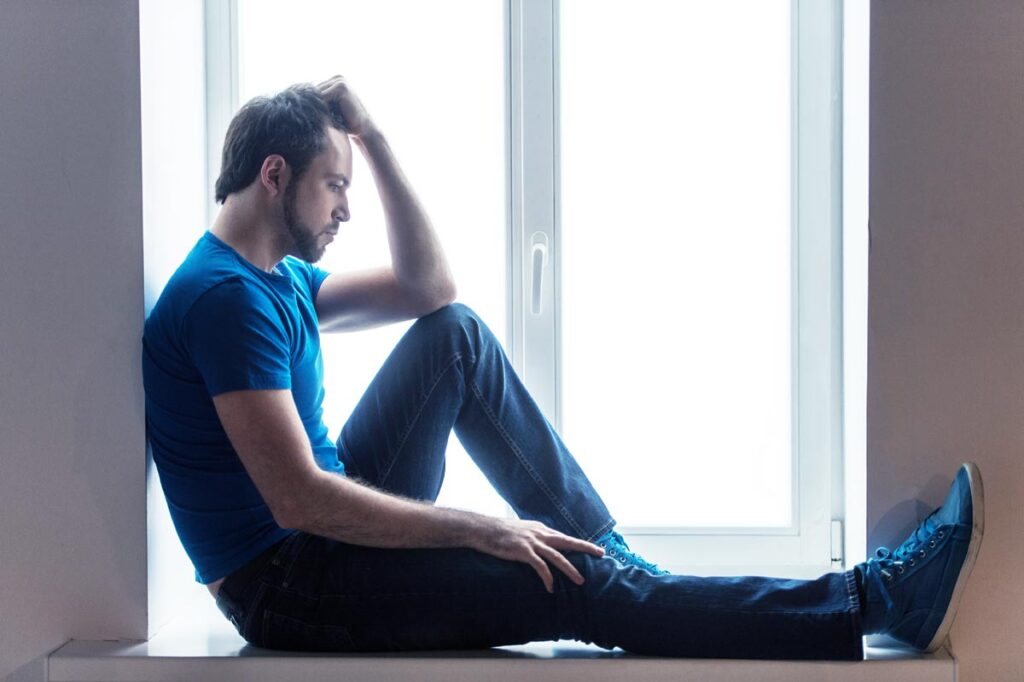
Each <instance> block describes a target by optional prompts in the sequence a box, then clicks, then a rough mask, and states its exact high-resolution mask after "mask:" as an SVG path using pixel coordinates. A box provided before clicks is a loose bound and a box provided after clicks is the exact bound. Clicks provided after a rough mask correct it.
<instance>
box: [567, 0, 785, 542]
mask: <svg viewBox="0 0 1024 682" xmlns="http://www.w3.org/2000/svg"><path fill="white" fill-rule="evenodd" d="M559 35H560V42H561V44H560V61H561V63H560V81H561V87H560V107H561V119H560V127H561V137H560V145H561V151H560V163H561V173H560V179H561V195H560V197H561V254H560V258H561V268H562V273H561V288H562V303H561V306H562V307H561V310H562V323H561V324H562V327H561V330H562V340H563V346H562V365H563V366H562V377H563V385H562V415H563V423H562V427H563V428H562V432H563V436H564V437H565V440H566V442H567V443H568V444H569V446H570V448H572V450H573V451H574V453H575V455H576V457H577V458H578V459H579V460H580V461H581V462H582V464H583V466H584V467H585V469H586V471H587V472H588V475H589V476H590V477H591V479H592V480H593V481H594V483H595V485H596V486H597V488H598V490H601V491H602V495H603V496H604V497H605V498H606V502H607V503H608V505H609V507H610V508H611V509H613V510H614V513H615V515H616V517H617V519H618V521H619V523H620V524H621V525H624V526H681V527H708V526H711V527H716V526H751V527H759V526H786V525H788V524H789V523H790V520H791V519H790V516H791V509H792V502H791V491H790V487H791V476H792V445H791V440H792V439H791V431H792V429H791V420H792V400H791V381H792V363H791V352H792V346H791V344H792V339H791V314H792V311H791V305H790V302H791V289H792V286H793V281H792V278H791V274H790V273H791V249H792V247H793V244H791V218H790V210H791V207H790V193H791V173H790V163H791V162H790V155H791V107H790V98H791V92H790V75H791V63H790V41H791V36H790V3H789V2H788V0H772V1H770V2H769V1H766V0H730V1H729V2H663V1H661V0H632V1H631V2H629V3H628V4H627V3H623V2H621V1H615V0H561V16H560V34H559Z"/></svg>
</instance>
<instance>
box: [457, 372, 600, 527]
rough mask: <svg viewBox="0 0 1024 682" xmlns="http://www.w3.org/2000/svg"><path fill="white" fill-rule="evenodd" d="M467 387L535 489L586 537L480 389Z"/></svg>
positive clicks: (473, 383) (472, 386) (470, 382)
mask: <svg viewBox="0 0 1024 682" xmlns="http://www.w3.org/2000/svg"><path fill="white" fill-rule="evenodd" d="M469 385H470V390H472V392H473V395H474V396H476V399H477V401H478V402H479V403H480V407H481V409H483V411H484V414H486V415H487V418H488V419H490V421H491V425H492V426H493V427H494V429H495V430H496V431H497V432H498V434H499V435H500V436H501V437H502V440H504V441H505V444H506V445H508V447H509V449H510V450H511V451H512V454H514V455H515V456H516V459H517V460H519V464H520V465H522V467H523V469H525V470H526V473H528V474H529V475H530V478H532V479H533V482H534V483H536V484H537V487H538V488H540V489H541V491H542V492H543V493H544V494H545V495H547V497H548V501H550V502H551V504H552V505H553V506H554V507H555V509H557V510H558V512H559V513H560V514H561V515H562V518H564V519H565V520H566V522H567V523H568V524H569V525H570V526H572V528H573V530H574V531H575V532H576V535H577V536H583V535H586V532H585V531H584V530H583V529H582V528H580V526H579V524H578V523H576V520H575V519H574V518H573V517H572V516H571V515H570V514H569V510H568V509H566V508H565V505H563V504H562V503H561V501H559V499H558V498H557V496H555V494H554V492H552V490H551V488H549V487H548V485H547V484H546V483H545V482H544V480H543V479H542V478H541V477H540V476H539V475H538V474H537V470H536V469H534V468H533V467H532V466H531V465H530V462H529V461H528V460H527V459H526V456H525V455H523V451H522V450H521V449H520V448H519V446H518V445H517V444H516V442H515V441H514V440H513V439H512V437H511V436H510V435H509V434H508V432H507V431H506V430H505V427H503V426H502V425H501V423H500V422H499V421H498V418H497V415H495V414H494V413H493V412H492V411H491V409H490V407H488V405H487V403H486V401H485V400H484V397H483V392H482V391H481V390H480V387H479V386H477V385H476V382H475V381H473V380H470V381H469Z"/></svg>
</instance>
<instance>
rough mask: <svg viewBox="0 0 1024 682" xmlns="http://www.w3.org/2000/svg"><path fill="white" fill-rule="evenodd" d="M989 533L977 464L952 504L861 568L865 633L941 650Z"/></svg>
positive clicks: (959, 479)
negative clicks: (879, 634)
mask: <svg viewBox="0 0 1024 682" xmlns="http://www.w3.org/2000/svg"><path fill="white" fill-rule="evenodd" d="M984 531H985V493H984V490H983V488H982V485H981V473H980V472H979V471H978V467H977V465H975V464H973V463H967V464H964V465H962V466H961V467H960V470H959V471H958V472H957V475H956V479H955V480H954V481H953V485H952V486H951V487H950V489H949V494H948V495H947V496H946V501H945V502H944V503H943V504H942V506H941V507H939V508H938V509H936V510H935V511H934V512H932V513H931V514H929V515H928V518H926V519H925V520H924V522H923V523H922V524H921V525H920V526H918V527H917V530H915V531H914V532H913V533H912V534H911V536H910V537H909V538H907V540H906V541H905V542H904V543H903V544H902V545H900V546H899V547H897V548H896V549H895V550H892V551H890V550H888V549H887V548H885V547H879V548H878V549H877V550H875V556H874V557H873V558H871V559H868V561H867V562H866V563H863V564H860V565H858V566H857V569H858V570H859V571H860V572H861V576H862V584H863V586H864V598H865V605H864V611H863V616H864V633H865V634H875V633H882V634H886V635H888V636H889V637H892V638H893V639H896V640H899V641H901V642H904V643H906V644H909V645H911V646H913V647H915V648H917V649H922V650H924V651H929V652H930V651H935V650H936V649H938V648H939V647H940V646H942V643H943V642H944V641H945V639H946V635H947V634H949V628H950V626H952V625H953V618H954V616H955V615H956V609H957V605H958V604H959V602H960V596H961V594H962V593H963V589H964V585H965V584H966V582H967V576H969V575H970V573H971V569H972V568H973V567H974V560H975V558H976V557H977V556H978V547H979V546H980V545H981V536H982V534H983V533H984Z"/></svg>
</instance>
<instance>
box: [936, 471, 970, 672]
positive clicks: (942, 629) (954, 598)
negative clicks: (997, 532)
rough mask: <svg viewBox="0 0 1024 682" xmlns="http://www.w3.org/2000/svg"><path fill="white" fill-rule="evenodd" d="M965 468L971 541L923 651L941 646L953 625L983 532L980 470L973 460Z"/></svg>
mask: <svg viewBox="0 0 1024 682" xmlns="http://www.w3.org/2000/svg"><path fill="white" fill-rule="evenodd" d="M962 466H963V467H964V468H966V469H967V481H968V482H969V483H970V486H971V516H972V518H971V541H970V543H969V544H968V545H967V555H966V556H965V557H964V563H963V566H961V567H960V575H959V576H957V579H956V585H954V586H953V594H952V595H951V596H950V598H949V605H948V606H946V615H945V616H943V618H942V622H941V623H939V628H938V629H937V630H936V631H935V636H934V637H932V641H931V643H930V644H929V645H928V646H927V647H926V648H925V651H926V652H928V653H931V652H933V651H935V650H937V649H938V648H939V647H941V646H942V643H943V642H945V641H946V637H947V636H948V635H949V629H950V628H951V627H952V626H953V619H954V618H956V610H957V607H958V606H959V605H960V597H961V595H962V593H963V591H964V585H966V584H967V578H968V576H970V575H971V570H972V569H973V568H974V560H975V559H976V558H977V557H978V548H979V547H981V536H982V535H984V534H985V488H984V486H982V484H981V472H980V471H979V470H978V465H976V464H975V463H974V462H966V463H965V464H963V465H962Z"/></svg>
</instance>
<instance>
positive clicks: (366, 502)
mask: <svg viewBox="0 0 1024 682" xmlns="http://www.w3.org/2000/svg"><path fill="white" fill-rule="evenodd" d="M303 507H304V511H303V512H302V513H301V515H300V516H299V517H298V518H296V519H294V520H291V523H290V524H289V525H291V526H292V527H293V528H297V529H298V530H303V531H306V532H307V533H313V534H314V535H323V536H325V537H329V538H332V539H335V540H340V541H342V542H348V543H350V544H354V545H366V546H370V547H387V548H400V547H406V548H411V547H477V546H478V544H479V538H480V537H481V535H485V534H486V533H487V528H488V526H489V524H491V523H493V521H494V520H493V519H491V518H490V517H487V516H483V515H481V514H474V513H472V512H466V511H460V510H456V509H446V508H443V507H435V506H433V505H430V504H427V503H424V502H419V501H416V500H408V499H405V498H401V497H397V496H394V495H391V494H388V493H383V492H379V491H377V490H374V489H372V488H370V487H368V486H365V485H361V484H359V483H356V482H355V481H352V480H349V479H347V478H344V477H341V476H337V475H335V474H328V473H320V474H318V475H317V477H316V480H315V481H314V482H312V484H311V486H310V488H309V489H308V495H307V496H306V502H305V504H304V505H303Z"/></svg>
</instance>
